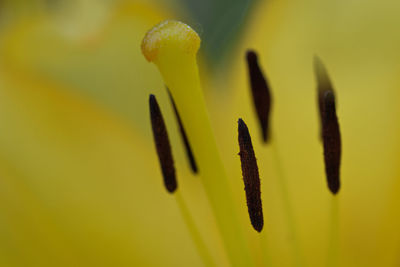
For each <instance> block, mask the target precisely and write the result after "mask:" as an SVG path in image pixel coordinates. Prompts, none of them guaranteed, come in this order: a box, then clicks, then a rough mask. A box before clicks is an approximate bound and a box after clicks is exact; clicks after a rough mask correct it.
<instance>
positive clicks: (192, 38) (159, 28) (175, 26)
mask: <svg viewBox="0 0 400 267" xmlns="http://www.w3.org/2000/svg"><path fill="white" fill-rule="evenodd" d="M199 47H200V37H199V35H198V34H197V33H196V32H195V31H194V30H193V29H192V28H190V26H188V25H186V24H184V23H182V22H180V21H175V20H166V21H163V22H161V23H160V24H158V25H156V26H154V27H153V28H152V29H151V30H150V31H148V32H147V34H146V35H145V37H144V38H143V41H142V53H143V55H144V56H145V57H146V59H147V60H148V61H150V62H152V61H154V60H156V59H157V57H158V55H159V51H160V49H162V48H169V49H174V50H176V51H182V52H183V53H186V54H189V55H196V53H197V51H198V50H199Z"/></svg>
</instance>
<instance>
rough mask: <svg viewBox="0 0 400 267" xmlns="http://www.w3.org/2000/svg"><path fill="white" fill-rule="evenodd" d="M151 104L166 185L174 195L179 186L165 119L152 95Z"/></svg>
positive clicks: (152, 123) (152, 124)
mask: <svg viewBox="0 0 400 267" xmlns="http://www.w3.org/2000/svg"><path fill="white" fill-rule="evenodd" d="M149 104H150V118H151V126H152V129H153V136H154V142H155V144H156V149H157V154H158V160H159V162H160V166H161V171H162V174H163V177H164V185H165V187H166V188H167V191H168V192H170V193H173V192H174V191H175V190H176V188H177V187H178V185H177V182H176V176H175V166H174V159H173V157H172V151H171V145H170V143H169V138H168V133H167V128H166V127H165V123H164V118H163V116H162V114H161V110H160V107H159V105H158V103H157V100H156V97H155V96H154V95H150V98H149Z"/></svg>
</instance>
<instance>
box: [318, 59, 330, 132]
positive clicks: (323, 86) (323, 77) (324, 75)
mask: <svg viewBox="0 0 400 267" xmlns="http://www.w3.org/2000/svg"><path fill="white" fill-rule="evenodd" d="M314 70H315V74H316V77H317V98H318V99H317V100H318V108H319V114H320V123H321V137H322V116H323V115H322V114H323V113H324V110H323V109H324V94H325V93H326V92H329V91H330V92H332V93H334V89H333V86H332V82H331V80H330V79H329V76H328V72H327V70H326V68H325V66H324V64H323V63H322V61H321V59H320V58H319V57H318V56H315V57H314Z"/></svg>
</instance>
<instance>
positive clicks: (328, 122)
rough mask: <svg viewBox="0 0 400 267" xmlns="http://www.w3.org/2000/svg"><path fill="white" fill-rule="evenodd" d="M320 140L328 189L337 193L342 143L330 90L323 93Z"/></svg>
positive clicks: (333, 99) (333, 98) (333, 97)
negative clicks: (322, 147)
mask: <svg viewBox="0 0 400 267" xmlns="http://www.w3.org/2000/svg"><path fill="white" fill-rule="evenodd" d="M323 110H324V112H323V114H322V140H323V143H324V160H325V173H326V178H327V181H328V187H329V190H330V191H331V192H332V193H333V194H337V193H338V192H339V189H340V160H341V153H342V143H341V137H340V128H339V122H338V119H337V116H336V106H335V96H334V94H333V92H332V91H327V92H325V93H324V95H323Z"/></svg>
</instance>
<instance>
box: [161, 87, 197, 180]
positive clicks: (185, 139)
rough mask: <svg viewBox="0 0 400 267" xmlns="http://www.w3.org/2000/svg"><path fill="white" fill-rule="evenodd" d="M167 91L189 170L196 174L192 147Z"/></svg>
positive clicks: (172, 99)
mask: <svg viewBox="0 0 400 267" xmlns="http://www.w3.org/2000/svg"><path fill="white" fill-rule="evenodd" d="M167 91H168V95H169V99H170V100H171V103H172V107H173V108H174V112H175V117H176V120H177V121H178V125H179V132H180V133H181V137H182V141H183V144H184V146H185V151H186V156H187V158H188V160H189V164H190V168H191V169H192V171H193V173H198V169H197V164H196V160H195V159H194V155H193V152H192V147H191V146H190V143H189V139H188V137H187V135H186V132H185V128H184V127H183V123H182V119H181V116H180V115H179V112H178V108H177V107H176V104H175V101H174V98H173V97H172V95H171V93H170V91H169V89H168V88H167Z"/></svg>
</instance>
